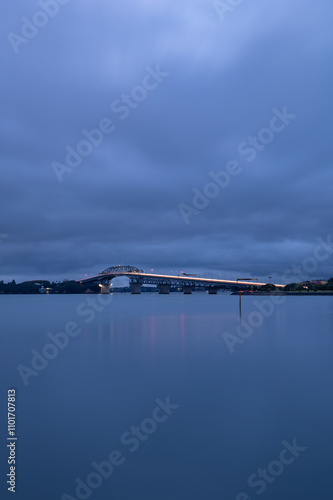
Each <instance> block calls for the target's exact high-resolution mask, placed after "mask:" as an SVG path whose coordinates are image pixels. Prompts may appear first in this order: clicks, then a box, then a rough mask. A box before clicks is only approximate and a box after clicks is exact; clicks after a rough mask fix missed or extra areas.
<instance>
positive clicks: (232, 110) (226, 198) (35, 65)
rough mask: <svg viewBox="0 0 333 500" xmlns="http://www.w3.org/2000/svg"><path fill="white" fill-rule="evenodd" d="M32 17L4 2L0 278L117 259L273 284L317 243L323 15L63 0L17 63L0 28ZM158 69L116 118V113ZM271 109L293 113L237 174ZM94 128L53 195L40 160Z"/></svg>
mask: <svg viewBox="0 0 333 500" xmlns="http://www.w3.org/2000/svg"><path fill="white" fill-rule="evenodd" d="M42 4H46V0H45V3H43V0H41V2H35V1H30V2H23V1H21V2H18V3H17V2H16V3H15V6H14V5H10V6H9V5H7V6H6V7H3V11H6V12H4V15H3V16H2V20H1V25H0V27H1V32H0V34H1V40H2V43H1V52H2V59H3V68H4V71H3V75H5V77H3V78H2V81H1V95H2V115H1V124H2V130H3V134H2V143H1V152H2V156H1V165H2V182H1V185H0V195H1V205H2V213H3V219H2V224H1V227H0V232H1V233H3V234H7V233H8V237H7V238H5V239H3V240H2V243H1V246H0V256H1V267H2V275H3V278H4V279H9V278H12V277H18V278H20V279H23V278H33V277H38V278H41V277H59V278H63V277H66V276H68V277H79V276H81V275H82V274H84V273H87V272H97V271H100V270H102V269H103V268H104V267H107V266H109V265H113V264H118V263H121V262H124V263H130V264H133V265H137V266H139V267H144V268H146V269H150V268H151V267H159V268H160V269H165V270H170V269H179V268H191V269H193V270H199V271H204V270H211V271H212V272H217V271H221V272H222V273H224V275H225V276H229V277H235V274H237V273H242V274H243V273H248V274H252V275H258V276H263V277H267V275H268V274H269V275H274V276H276V278H277V279H278V278H279V277H280V276H281V275H282V274H283V273H284V271H285V270H286V269H288V268H290V267H291V266H292V265H293V264H300V263H301V262H302V260H303V259H304V258H306V257H309V256H311V255H312V254H313V251H314V248H315V246H316V244H317V241H316V240H317V238H318V237H322V238H324V239H326V238H327V236H328V235H329V234H330V232H331V229H332V224H331V220H332V219H331V208H332V201H331V200H332V196H331V185H332V177H333V173H332V164H331V163H332V161H331V157H332V154H331V149H332V146H331V140H330V139H331V130H332V121H333V120H332V94H331V88H332V65H331V57H332V45H333V44H332V30H331V26H330V15H331V14H332V10H333V7H332V5H331V3H329V2H328V1H326V2H325V1H322V2H321V3H320V4H314V3H313V2H311V1H305V2H304V1H302V2H300V1H299V2H297V1H295V2H292V5H291V4H290V2H287V1H286V0H284V1H282V2H278V4H277V3H276V2H273V1H269V2H267V1H265V2H264V1H263V0H262V1H259V2H256V4H255V5H253V4H252V3H247V2H243V3H241V4H240V5H239V7H237V8H235V9H234V10H233V11H232V12H230V13H228V14H226V16H225V19H224V21H223V22H221V20H220V19H219V17H218V15H217V13H216V11H215V9H214V7H213V2H207V1H199V0H198V1H185V0H183V1H181V2H179V3H172V2H170V1H168V2H167V1H162V0H160V1H158V0H154V1H153V0H151V1H149V0H137V1H135V2H134V1H125V2H122V3H121V4H119V3H109V2H106V1H105V2H100V3H98V4H97V5H96V3H94V2H93V1H89V0H85V1H82V2H80V3H79V2H75V1H74V0H71V1H69V2H67V3H64V4H62V5H60V4H56V5H58V7H59V9H58V11H57V13H56V15H54V17H53V18H50V19H49V20H48V22H47V24H46V25H45V26H44V27H41V28H39V29H38V30H37V32H36V34H35V35H34V36H32V37H31V38H30V39H28V40H27V43H21V44H19V45H16V52H17V53H15V50H14V48H15V47H13V41H12V40H13V38H11V39H9V38H8V33H10V32H12V33H15V34H16V35H20V36H22V26H23V25H24V23H25V21H22V17H26V18H27V19H28V20H30V21H31V20H33V19H36V18H34V16H35V15H36V12H38V11H40V10H41V9H42V7H41V5H42ZM55 9H56V10H57V8H56V7H55ZM5 14H6V15H5ZM158 67H160V71H161V72H164V73H165V74H168V75H167V76H165V77H163V78H162V79H161V82H158V85H157V86H156V88H154V90H150V91H147V96H146V97H145V98H144V99H143V100H142V101H141V102H137V103H135V106H133V107H130V106H128V113H127V114H128V116H126V118H124V119H121V116H122V115H121V113H120V112H118V113H117V112H115V111H114V110H112V109H111V106H112V103H114V102H115V100H119V101H122V100H123V99H124V95H127V94H131V92H132V91H133V89H134V88H135V87H136V86H138V85H140V86H141V85H142V84H143V81H144V78H145V76H146V75H147V68H150V69H151V70H153V71H155V72H156V71H158V69H157V68H158ZM149 81H150V83H152V82H153V80H152V79H150V80H149ZM131 102H132V103H133V100H132V101H131ZM284 108H286V109H287V112H288V113H290V114H292V115H295V118H294V119H292V120H290V123H289V124H288V126H285V128H284V129H283V131H281V132H279V133H275V134H274V137H273V138H272V140H271V142H270V143H269V144H267V145H265V148H264V149H263V150H262V151H257V152H256V157H255V159H254V160H253V161H248V159H249V154H247V155H245V154H241V153H240V150H239V147H240V145H241V144H242V143H244V141H245V142H246V141H248V140H249V139H248V138H249V136H257V135H258V133H259V132H260V131H261V130H262V129H264V128H267V127H269V124H270V121H271V119H272V117H273V116H274V111H273V110H274V109H275V110H279V111H280V112H281V113H282V112H283V109H284ZM105 118H108V119H109V120H111V121H112V123H113V125H114V127H115V130H114V131H113V132H112V133H109V134H107V133H105V134H104V135H103V140H102V141H101V143H100V144H99V145H98V146H94V147H92V148H91V149H92V150H91V154H89V155H88V156H86V157H83V158H82V161H80V163H79V164H78V166H77V167H75V168H73V169H72V171H71V172H69V171H68V172H65V173H64V174H63V182H59V181H58V179H57V176H56V174H55V171H54V168H52V164H54V162H58V163H62V164H63V165H66V154H67V152H66V147H70V148H73V149H74V150H76V149H77V145H78V143H79V142H80V141H82V140H83V139H85V137H84V135H83V134H82V130H83V129H85V130H88V131H90V130H92V129H96V128H97V127H98V126H99V124H100V122H101V120H103V119H105ZM243 149H244V148H243ZM232 160H235V161H237V162H238V163H239V165H240V166H241V169H242V171H241V173H240V174H239V175H237V176H234V177H232V178H231V180H230V182H229V184H228V185H227V186H226V187H225V188H223V189H220V192H219V194H218V195H217V196H215V197H214V198H213V199H210V200H208V204H207V207H205V208H204V209H202V210H199V211H198V212H199V213H197V214H194V215H191V217H190V223H189V224H186V222H185V221H184V218H183V217H182V214H181V212H180V210H179V205H180V204H185V205H187V206H189V207H193V197H194V193H193V189H195V188H196V189H198V190H199V191H200V192H203V191H204V188H205V186H206V184H207V183H208V182H210V181H211V177H210V176H209V173H210V172H212V171H214V172H220V171H221V170H224V169H225V168H226V165H227V164H228V162H230V161H232ZM332 233H333V231H332ZM315 274H316V275H318V274H319V275H320V276H326V277H329V276H331V275H333V257H331V258H330V259H328V260H327V261H325V262H322V263H320V265H319V266H318V269H317V270H316V272H315Z"/></svg>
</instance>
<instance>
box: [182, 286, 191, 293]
mask: <svg viewBox="0 0 333 500" xmlns="http://www.w3.org/2000/svg"><path fill="white" fill-rule="evenodd" d="M191 293H192V288H191V287H190V286H184V294H185V295H190V294H191Z"/></svg>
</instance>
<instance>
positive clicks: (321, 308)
mask: <svg viewBox="0 0 333 500" xmlns="http://www.w3.org/2000/svg"><path fill="white" fill-rule="evenodd" d="M97 298H98V297H97V296H85V295H72V296H71V295H65V296H64V295H62V296H57V295H48V296H33V295H31V296H29V295H26V296H23V295H22V296H1V297H0V304H1V323H2V334H1V353H2V363H1V381H2V391H1V394H2V397H1V399H2V402H1V408H2V410H1V414H2V419H1V421H2V424H1V427H2V431H1V432H2V434H1V435H2V436H3V437H2V448H1V471H2V483H1V490H2V491H1V498H5V497H6V493H7V494H8V495H9V492H6V485H5V480H4V476H5V474H6V473H7V472H8V467H9V466H8V465H7V462H6V460H7V450H6V448H5V444H6V437H7V435H6V427H7V424H6V406H7V402H6V398H7V389H9V388H11V387H14V388H15V389H16V392H17V402H16V403H17V436H18V441H17V448H16V452H17V463H16V467H17V469H16V472H17V485H16V489H17V493H16V497H15V498H16V499H17V500H21V499H23V500H28V499H33V500H39V499H41V500H42V499H43V500H45V499H47V500H48V499H61V498H63V499H67V500H68V499H72V498H91V499H94V500H108V499H110V500H111V499H117V500H127V499H131V500H166V499H168V500H170V499H172V500H197V499H198V500H199V499H200V500H202V499H209V500H217V499H218V500H221V499H222V500H235V499H237V500H247V499H252V500H253V499H255V498H259V497H260V498H262V499H269V500H281V499H287V500H289V499H292V500H293V499H302V500H313V499H324V498H325V499H326V498H331V497H332V492H331V489H332V487H331V479H330V475H331V469H332V465H333V463H332V453H331V446H332V422H333V403H332V380H333V363H332V356H333V355H332V353H333V336H332V332H333V308H332V306H333V297H289V298H288V299H287V300H286V302H285V303H283V304H281V305H272V303H271V302H270V299H268V298H267V297H261V298H260V299H257V300H259V303H260V304H261V305H260V306H258V303H257V304H256V305H255V304H254V298H253V297H247V296H244V297H243V298H242V319H243V321H245V322H246V321H247V319H248V318H249V315H250V319H251V322H252V324H255V323H256V324H258V325H259V326H252V327H251V326H248V327H246V325H245V324H244V323H243V329H242V330H241V332H243V337H247V338H241V337H239V336H238V337H228V339H229V340H228V342H229V347H228V345H227V343H226V338H227V337H226V335H225V334H226V333H229V334H232V335H237V329H239V311H238V297H237V296H228V295H215V296H214V295H207V294H193V295H191V296H185V295H182V294H171V295H168V296H159V295H155V294H142V295H141V296H131V295H127V294H118V295H114V296H110V297H105V296H100V297H99V298H98V300H99V301H103V304H101V303H100V302H96V304H95V305H88V304H87V300H96V299H97ZM267 301H268V302H267ZM263 303H264V304H265V306H264V309H262V310H264V311H265V314H266V316H267V317H263V314H261V313H258V308H262V307H263ZM94 307H95V308H97V309H98V310H97V311H94V309H93V308H94ZM254 311H256V314H253V313H254ZM251 314H252V316H251ZM73 323H74V324H73ZM260 323H261V324H260ZM66 325H67V331H68V332H70V333H72V334H73V333H76V334H77V335H76V336H72V337H68V336H67V345H65V344H66V340H64V339H66V337H65V336H60V337H61V339H60V340H61V341H62V344H63V345H62V347H63V348H62V349H60V348H55V347H52V346H51V347H50V346H48V347H47V348H45V346H46V344H53V342H52V341H51V339H50V338H49V337H48V334H49V333H50V332H51V333H52V334H53V335H55V334H57V333H59V332H61V331H63V330H64V328H65V327H66ZM60 337H59V338H60ZM237 338H238V340H237ZM230 339H232V340H231V344H230ZM235 339H236V342H235ZM60 340H59V339H58V342H60ZM53 345H54V344H53ZM32 349H35V350H36V351H37V352H38V353H42V352H43V349H44V354H45V353H46V355H47V356H48V357H49V358H50V357H53V359H49V360H46V361H43V359H42V358H40V359H39V365H38V366H37V368H38V369H36V365H35V368H33V367H32V358H33V354H32V353H31V350H32ZM36 351H34V353H35V354H36ZM231 351H233V352H232V353H231ZM46 362H47V363H48V364H47V365H46ZM42 363H44V364H45V366H44V367H43V365H42ZM19 365H25V367H26V368H22V366H21V368H20V370H21V375H20V374H19V371H18V366H19ZM28 369H29V370H33V371H31V372H29V370H28ZM22 370H23V371H22ZM167 398H169V400H168V399H167ZM168 401H169V402H170V403H171V408H169V409H165V407H164V409H163V405H165V404H166V403H168ZM157 408H159V409H158V410H157ZM153 417H154V418H155V420H154V418H153ZM156 419H157V420H158V422H157V421H156ZM162 420H163V421H162ZM133 426H134V427H133ZM136 426H143V430H142V428H141V429H140V428H139V432H140V434H139V435H137V437H136V436H134V435H133V434H132V432H134V433H135V432H136V430H135V427H136ZM133 429H134V431H133ZM125 433H127V434H125ZM295 439H296V447H300V450H299V451H297V449H296V451H295V450H294V455H293V454H292V453H291V452H290V451H285V452H283V450H284V449H287V448H286V446H287V447H288V446H289V447H290V446H292V445H293V442H294V440H295ZM286 443H287V444H286ZM294 444H295V443H294ZM114 450H118V453H117V452H115V453H113V454H111V453H112V452H114ZM281 452H282V459H284V460H285V462H288V464H287V463H285V464H283V463H282V462H281ZM110 454H111V457H110ZM111 459H112V460H113V461H114V464H113V466H112V465H111V464H110V460H111ZM106 461H107V462H109V465H108V464H104V469H103V471H102V472H103V473H104V475H105V476H109V477H102V475H101V472H99V473H97V470H96V467H98V464H99V465H100V464H101V463H102V462H106ZM291 462H292V463H291ZM92 463H95V466H96V467H95V468H94V465H92ZM267 467H268V471H269V472H268V471H267V475H265V476H264V478H260V477H259V476H258V474H259V472H258V469H259V468H262V469H267ZM92 473H94V474H92ZM91 474H92V475H91ZM264 474H265V473H264ZM88 476H89V481H88V482H89V484H90V487H87V486H85V487H82V488H81V489H79V490H78V491H77V492H75V488H76V486H77V484H78V483H76V478H80V479H81V480H82V481H83V483H84V484H85V485H87V477H88ZM251 476H252V477H251ZM249 478H250V483H248V480H249ZM251 481H252V482H251ZM80 484H81V486H82V483H80ZM87 488H88V489H87ZM260 491H262V493H261V494H260V495H259V494H258V493H259V492H260ZM65 494H67V496H66V495H65ZM62 495H64V496H63V497H62Z"/></svg>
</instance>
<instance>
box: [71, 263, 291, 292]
mask: <svg viewBox="0 0 333 500" xmlns="http://www.w3.org/2000/svg"><path fill="white" fill-rule="evenodd" d="M120 276H125V277H127V278H129V281H130V286H131V293H133V294H140V293H141V286H142V285H158V286H159V293H161V294H168V293H169V291H170V287H171V286H178V287H183V289H184V293H191V291H192V289H193V288H198V287H202V288H206V289H208V291H209V293H214V294H215V293H217V290H219V289H229V290H244V289H247V288H248V287H250V286H256V287H262V286H265V285H267V283H258V282H257V281H249V280H246V281H240V280H221V279H212V278H198V277H196V276H190V275H186V274H181V275H178V276H175V275H171V274H152V273H145V272H144V271H142V270H140V269H138V268H135V267H133V266H115V267H111V268H108V269H105V271H103V272H102V273H100V274H99V275H98V276H92V277H90V278H84V279H81V280H78V282H79V283H94V284H97V283H98V284H99V285H100V287H101V293H110V281H111V280H112V279H113V278H118V277H120ZM275 286H276V287H277V288H281V289H283V288H284V286H285V285H279V284H275Z"/></svg>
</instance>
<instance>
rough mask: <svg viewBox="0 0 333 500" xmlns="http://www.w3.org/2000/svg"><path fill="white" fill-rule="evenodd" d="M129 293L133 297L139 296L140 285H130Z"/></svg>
mask: <svg viewBox="0 0 333 500" xmlns="http://www.w3.org/2000/svg"><path fill="white" fill-rule="evenodd" d="M131 293H132V294H133V295H140V293H141V283H132V284H131Z"/></svg>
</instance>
